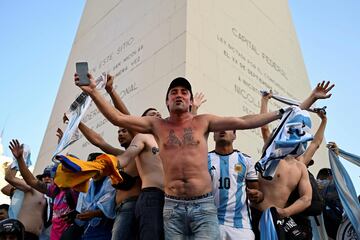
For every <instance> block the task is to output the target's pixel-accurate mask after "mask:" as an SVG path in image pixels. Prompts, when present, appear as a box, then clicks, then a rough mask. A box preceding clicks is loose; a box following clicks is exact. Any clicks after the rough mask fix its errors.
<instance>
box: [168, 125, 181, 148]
mask: <svg viewBox="0 0 360 240" xmlns="http://www.w3.org/2000/svg"><path fill="white" fill-rule="evenodd" d="M166 145H169V146H174V145H179V146H181V141H180V139H179V138H178V137H177V136H176V135H175V132H174V130H172V129H171V130H170V132H169V138H168V141H167V144H166Z"/></svg>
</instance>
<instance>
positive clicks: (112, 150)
mask: <svg viewBox="0 0 360 240" xmlns="http://www.w3.org/2000/svg"><path fill="white" fill-rule="evenodd" d="M63 122H64V123H65V124H66V123H67V122H68V118H67V116H66V114H65V113H64V116H63ZM78 128H79V130H80V131H81V133H82V134H83V135H84V137H85V138H86V139H87V140H88V141H89V142H90V143H91V144H92V145H94V146H96V147H98V148H100V149H101V150H102V151H104V152H105V153H108V154H112V155H115V156H117V155H120V154H122V153H123V152H124V151H123V150H121V149H119V148H116V147H113V146H111V145H110V144H108V143H107V142H106V141H105V140H104V138H102V137H101V136H100V134H98V133H96V132H95V131H94V130H92V129H91V128H89V127H88V126H86V125H85V124H84V123H83V122H80V123H79V126H78Z"/></svg>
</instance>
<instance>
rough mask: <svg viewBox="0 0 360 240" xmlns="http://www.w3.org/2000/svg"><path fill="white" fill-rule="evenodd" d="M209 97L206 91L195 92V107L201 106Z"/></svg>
mask: <svg viewBox="0 0 360 240" xmlns="http://www.w3.org/2000/svg"><path fill="white" fill-rule="evenodd" d="M206 101H207V99H206V98H205V95H204V93H202V92H201V93H195V96H194V100H193V107H196V108H199V107H200V106H201V104H203V103H204V102H206Z"/></svg>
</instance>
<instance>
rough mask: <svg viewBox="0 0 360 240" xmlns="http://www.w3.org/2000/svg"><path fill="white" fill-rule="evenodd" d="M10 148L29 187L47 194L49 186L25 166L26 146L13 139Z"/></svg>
mask: <svg viewBox="0 0 360 240" xmlns="http://www.w3.org/2000/svg"><path fill="white" fill-rule="evenodd" d="M9 148H10V150H11V152H12V154H13V155H14V157H15V158H16V160H17V162H18V165H19V170H20V173H21V176H22V177H23V179H24V180H25V182H26V183H27V185H29V186H30V187H32V188H35V189H36V190H38V191H39V192H41V193H47V185H46V184H45V183H43V182H42V181H39V180H37V179H36V178H35V177H34V175H33V174H32V173H31V172H30V170H29V169H28V167H27V166H26V164H25V161H24V158H23V152H24V146H23V145H22V144H20V143H19V141H18V140H17V139H13V140H12V141H11V142H10V146H9Z"/></svg>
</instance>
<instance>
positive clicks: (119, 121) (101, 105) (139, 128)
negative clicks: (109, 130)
mask: <svg viewBox="0 0 360 240" xmlns="http://www.w3.org/2000/svg"><path fill="white" fill-rule="evenodd" d="M88 77H89V78H90V81H91V83H90V85H88V86H80V88H81V89H82V90H83V91H84V92H86V93H87V94H89V96H90V97H91V98H92V100H93V101H94V103H95V104H96V106H97V107H98V109H99V110H100V111H101V113H102V114H103V115H104V116H105V117H106V118H107V119H108V120H109V121H110V122H111V123H112V124H114V125H116V126H119V127H123V128H126V129H130V130H133V131H136V132H141V133H152V125H153V124H152V120H153V119H154V118H151V117H135V116H131V115H125V114H123V113H121V112H120V111H119V110H117V109H116V108H115V107H113V106H112V105H111V104H110V103H108V102H107V101H106V100H105V98H104V97H103V96H102V95H101V94H100V93H99V92H98V90H96V88H95V87H96V86H95V81H94V79H93V78H92V76H91V75H90V74H88ZM78 83H79V76H78V75H77V74H75V84H76V85H78Z"/></svg>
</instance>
